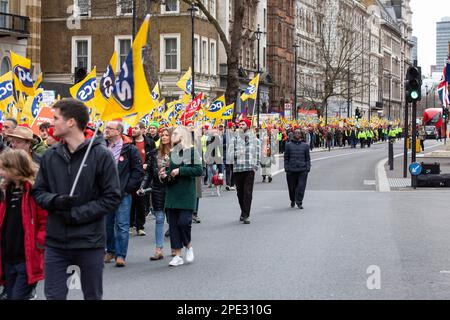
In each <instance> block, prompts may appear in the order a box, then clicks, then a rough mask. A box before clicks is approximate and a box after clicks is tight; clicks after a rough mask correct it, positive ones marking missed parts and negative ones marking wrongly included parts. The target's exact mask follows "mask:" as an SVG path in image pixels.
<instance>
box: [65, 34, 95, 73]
mask: <svg viewBox="0 0 450 320" xmlns="http://www.w3.org/2000/svg"><path fill="white" fill-rule="evenodd" d="M79 41H87V44H88V56H87V58H88V61H87V70H86V71H87V72H88V73H89V72H90V71H91V67H92V36H72V57H71V58H72V69H71V72H70V73H73V72H75V68H76V67H77V58H78V55H77V49H78V47H77V45H76V44H77V42H79Z"/></svg>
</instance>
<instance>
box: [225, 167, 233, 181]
mask: <svg viewBox="0 0 450 320" xmlns="http://www.w3.org/2000/svg"><path fill="white" fill-rule="evenodd" d="M225 183H226V185H227V186H230V187H233V186H234V174H233V165H232V164H226V165H225Z"/></svg>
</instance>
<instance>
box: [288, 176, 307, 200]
mask: <svg viewBox="0 0 450 320" xmlns="http://www.w3.org/2000/svg"><path fill="white" fill-rule="evenodd" d="M286 180H287V184H288V188H289V199H290V200H291V202H295V203H296V204H298V205H301V204H302V203H303V197H304V196H305V189H306V182H307V180H308V172H307V171H302V172H286Z"/></svg>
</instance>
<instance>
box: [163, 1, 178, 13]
mask: <svg viewBox="0 0 450 320" xmlns="http://www.w3.org/2000/svg"><path fill="white" fill-rule="evenodd" d="M176 2H177V10H176V11H166V4H165V3H163V4H161V14H179V13H180V0H176Z"/></svg>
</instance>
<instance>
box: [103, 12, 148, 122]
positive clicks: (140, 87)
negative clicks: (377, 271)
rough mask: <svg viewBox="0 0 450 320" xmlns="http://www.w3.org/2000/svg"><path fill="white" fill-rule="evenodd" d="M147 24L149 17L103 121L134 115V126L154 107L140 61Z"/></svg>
mask: <svg viewBox="0 0 450 320" xmlns="http://www.w3.org/2000/svg"><path fill="white" fill-rule="evenodd" d="M149 23H150V15H147V16H146V17H145V20H144V22H143V23H142V26H141V28H140V29H139V32H138V33H137V35H136V38H135V39H134V42H133V45H132V47H131V50H130V52H129V53H128V56H127V58H126V60H125V62H124V64H123V66H122V69H121V71H120V75H119V77H118V78H117V79H116V83H115V85H114V87H113V90H112V99H111V104H110V105H109V106H108V108H107V109H106V110H105V111H104V112H103V115H102V120H104V121H107V120H111V119H114V118H123V117H125V116H127V115H132V114H136V117H135V119H134V120H133V122H134V123H133V124H131V125H133V126H134V125H136V123H137V122H139V120H140V119H142V118H143V117H144V116H145V115H146V114H148V113H149V112H151V111H152V109H153V108H154V107H155V104H154V102H153V99H152V94H151V92H150V89H149V87H148V83H147V79H146V78H145V73H144V65H143V61H142V48H143V47H144V46H145V45H146V44H147V33H148V28H149Z"/></svg>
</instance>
